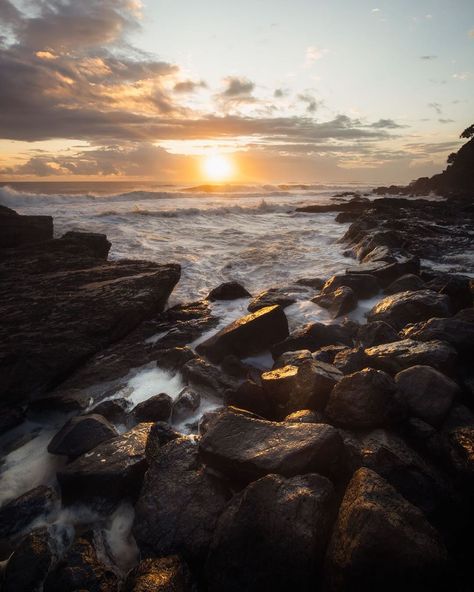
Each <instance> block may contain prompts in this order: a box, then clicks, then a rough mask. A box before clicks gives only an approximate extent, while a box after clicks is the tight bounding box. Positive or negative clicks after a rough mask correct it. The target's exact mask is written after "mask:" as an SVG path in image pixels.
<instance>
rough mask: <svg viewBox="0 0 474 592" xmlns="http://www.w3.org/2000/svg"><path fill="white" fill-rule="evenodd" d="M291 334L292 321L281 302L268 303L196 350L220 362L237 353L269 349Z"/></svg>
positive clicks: (238, 354)
mask: <svg viewBox="0 0 474 592" xmlns="http://www.w3.org/2000/svg"><path fill="white" fill-rule="evenodd" d="M287 335H288V321H287V320H286V316H285V313H284V312H283V310H282V308H281V307H280V306H268V307H265V308H262V309H260V310H258V311H257V312H255V313H252V314H249V315H247V316H245V317H242V318H240V319H238V320H237V321H234V322H233V323H231V324H230V325H228V326H227V327H224V329H222V330H221V331H219V332H218V333H217V334H216V335H213V336H212V337H210V338H209V339H208V340H207V341H204V342H203V343H201V344H200V345H198V346H197V348H196V350H197V351H198V353H200V354H201V355H204V356H206V357H207V358H208V359H209V360H210V361H211V362H214V363H218V362H220V361H221V360H222V359H223V358H224V357H225V356H227V355H229V354H234V355H236V356H238V357H246V356H249V355H252V354H255V353H259V352H261V351H263V350H265V349H268V348H269V347H270V346H271V345H273V344H274V343H277V342H278V341H281V340H283V339H285V337H287Z"/></svg>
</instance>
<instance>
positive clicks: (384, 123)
mask: <svg viewBox="0 0 474 592" xmlns="http://www.w3.org/2000/svg"><path fill="white" fill-rule="evenodd" d="M370 127H374V128H376V129H401V128H403V127H405V126H403V125H400V124H398V123H396V122H395V121H393V119H379V120H378V121H374V123H371V124H370Z"/></svg>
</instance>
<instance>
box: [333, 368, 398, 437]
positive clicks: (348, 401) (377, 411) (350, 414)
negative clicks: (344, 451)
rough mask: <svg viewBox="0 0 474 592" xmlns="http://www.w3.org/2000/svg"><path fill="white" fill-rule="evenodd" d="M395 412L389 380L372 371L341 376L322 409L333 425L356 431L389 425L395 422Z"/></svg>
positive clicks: (378, 371) (393, 384)
mask: <svg viewBox="0 0 474 592" xmlns="http://www.w3.org/2000/svg"><path fill="white" fill-rule="evenodd" d="M398 411H399V410H398V409H397V403H396V400H395V382H394V380H393V378H391V377H390V376H389V375H388V374H386V373H385V372H382V371H380V370H374V369H373V368H366V369H365V370H361V371H360V372H354V374H349V376H344V378H342V380H340V381H339V382H338V383H337V384H336V386H335V387H334V389H333V390H332V392H331V395H330V397H329V401H328V404H327V405H326V409H325V413H326V415H327V416H328V417H329V418H330V419H331V420H332V421H334V422H335V423H336V424H337V425H341V426H345V427H352V428H357V429H364V428H374V427H380V426H383V425H386V424H388V423H392V422H393V421H395V420H396V419H398V417H399V412H398Z"/></svg>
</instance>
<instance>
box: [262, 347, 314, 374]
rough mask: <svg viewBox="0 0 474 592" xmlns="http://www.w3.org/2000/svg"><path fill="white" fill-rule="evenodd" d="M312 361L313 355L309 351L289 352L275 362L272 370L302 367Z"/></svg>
mask: <svg viewBox="0 0 474 592" xmlns="http://www.w3.org/2000/svg"><path fill="white" fill-rule="evenodd" d="M311 360H313V354H312V353H311V352H310V351H309V349H301V350H297V351H288V352H285V353H284V354H281V356H279V357H278V358H277V359H276V360H275V362H274V364H273V367H272V369H273V370H276V369H277V368H283V366H301V365H302V364H305V363H306V362H310V361H311ZM323 361H324V360H323Z"/></svg>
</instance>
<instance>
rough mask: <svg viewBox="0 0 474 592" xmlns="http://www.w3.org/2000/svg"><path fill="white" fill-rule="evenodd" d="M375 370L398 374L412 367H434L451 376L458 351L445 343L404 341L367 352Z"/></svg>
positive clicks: (370, 349) (373, 348)
mask: <svg viewBox="0 0 474 592" xmlns="http://www.w3.org/2000/svg"><path fill="white" fill-rule="evenodd" d="M365 353H366V355H367V356H368V357H369V360H370V363H371V365H372V366H374V367H375V368H379V369H380V370H385V371H386V372H388V373H389V374H396V373H397V372H400V371H401V370H405V369H406V368H409V367H410V366H415V365H426V366H432V367H433V368H436V369H437V370H440V371H441V372H445V373H447V374H449V373H450V372H451V371H452V369H453V367H454V363H455V361H456V350H455V349H454V348H453V347H452V346H450V345H449V344H448V343H446V342H444V341H437V340H433V341H424V342H423V341H414V340H413V339H402V340H401V341H396V342H395V343H385V344H383V345H377V346H376V347H369V348H368V349H366V350H365Z"/></svg>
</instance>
